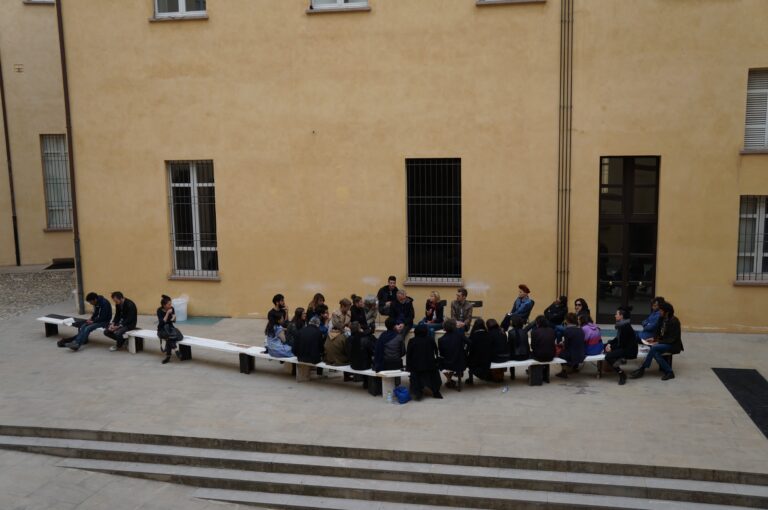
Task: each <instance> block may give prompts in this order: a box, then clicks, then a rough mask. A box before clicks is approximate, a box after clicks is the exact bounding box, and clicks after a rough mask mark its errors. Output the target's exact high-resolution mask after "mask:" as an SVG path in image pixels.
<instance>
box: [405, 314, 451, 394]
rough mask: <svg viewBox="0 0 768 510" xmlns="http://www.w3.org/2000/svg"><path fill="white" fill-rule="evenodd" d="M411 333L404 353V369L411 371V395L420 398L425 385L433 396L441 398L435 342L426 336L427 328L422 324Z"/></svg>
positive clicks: (440, 381) (440, 382) (440, 380)
mask: <svg viewBox="0 0 768 510" xmlns="http://www.w3.org/2000/svg"><path fill="white" fill-rule="evenodd" d="M413 333H414V337H413V338H412V339H411V341H410V342H408V348H407V350H406V354H405V369H406V370H408V372H410V373H411V375H410V379H411V395H413V398H414V399H416V400H421V397H422V395H423V392H424V387H425V386H426V387H428V388H429V389H430V390H432V396H433V397H434V398H443V396H442V395H441V394H440V386H441V385H442V379H440V372H439V371H438V370H437V344H436V343H435V341H434V340H433V339H432V338H430V337H429V336H428V333H429V330H428V328H427V326H426V325H424V324H419V325H418V326H416V329H414V330H413Z"/></svg>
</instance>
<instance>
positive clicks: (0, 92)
mask: <svg viewBox="0 0 768 510" xmlns="http://www.w3.org/2000/svg"><path fill="white" fill-rule="evenodd" d="M0 103H1V104H2V112H3V134H4V135H5V157H6V160H7V161H6V163H7V164H8V184H9V188H10V191H11V219H12V221H13V246H14V248H15V250H16V265H17V266H20V265H21V253H20V252H19V223H18V220H17V218H16V192H15V191H14V187H13V163H12V162H11V135H10V133H8V110H7V109H6V107H5V81H4V80H3V61H2V59H1V58H0Z"/></svg>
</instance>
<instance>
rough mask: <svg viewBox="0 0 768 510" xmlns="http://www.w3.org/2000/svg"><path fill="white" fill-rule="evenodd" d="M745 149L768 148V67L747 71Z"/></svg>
mask: <svg viewBox="0 0 768 510" xmlns="http://www.w3.org/2000/svg"><path fill="white" fill-rule="evenodd" d="M744 148H745V149H768V69H762V70H757V69H752V70H750V71H749V82H748V84H747V118H746V122H745V126H744Z"/></svg>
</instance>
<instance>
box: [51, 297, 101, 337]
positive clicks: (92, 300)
mask: <svg viewBox="0 0 768 510" xmlns="http://www.w3.org/2000/svg"><path fill="white" fill-rule="evenodd" d="M85 300H86V301H88V303H89V304H90V305H91V306H92V307H93V313H92V314H91V318H90V319H88V320H87V321H85V322H84V323H82V325H81V326H80V327H79V328H78V331H77V334H76V335H75V336H73V337H70V338H62V339H61V340H59V341H58V342H57V343H56V345H58V346H59V347H69V348H70V349H72V350H73V351H75V352H77V351H78V350H79V349H80V348H81V347H82V346H83V345H84V344H87V343H88V336H89V335H90V334H91V332H93V330H95V329H99V328H106V327H107V326H108V325H109V321H110V319H112V306H111V305H110V304H109V301H107V300H106V299H105V298H104V296H100V295H99V294H96V293H95V292H89V293H88V295H87V296H85Z"/></svg>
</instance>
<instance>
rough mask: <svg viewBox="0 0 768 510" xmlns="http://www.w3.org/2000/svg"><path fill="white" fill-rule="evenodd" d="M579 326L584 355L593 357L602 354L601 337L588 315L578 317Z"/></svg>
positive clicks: (598, 329)
mask: <svg viewBox="0 0 768 510" xmlns="http://www.w3.org/2000/svg"><path fill="white" fill-rule="evenodd" d="M578 320H579V326H580V327H581V330H582V331H583V332H584V354H585V355H587V356H595V355H597V354H602V353H603V335H602V334H601V332H600V328H598V327H597V324H595V323H594V322H593V321H592V317H590V316H589V315H582V316H580V317H578Z"/></svg>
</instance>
